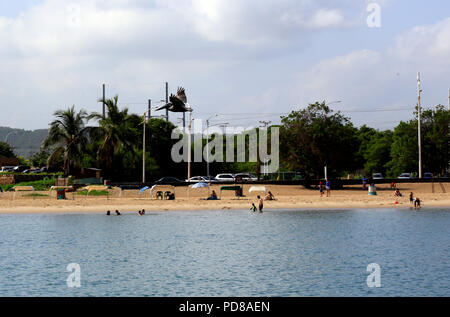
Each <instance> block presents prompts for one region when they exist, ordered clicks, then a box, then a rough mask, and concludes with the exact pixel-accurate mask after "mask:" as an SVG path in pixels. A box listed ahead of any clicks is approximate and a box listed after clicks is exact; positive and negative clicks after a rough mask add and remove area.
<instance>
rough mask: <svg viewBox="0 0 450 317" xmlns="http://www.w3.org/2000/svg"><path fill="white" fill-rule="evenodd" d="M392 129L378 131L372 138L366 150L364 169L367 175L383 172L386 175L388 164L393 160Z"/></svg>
mask: <svg viewBox="0 0 450 317" xmlns="http://www.w3.org/2000/svg"><path fill="white" fill-rule="evenodd" d="M391 144H392V131H389V130H387V131H383V132H379V131H377V133H376V134H375V135H374V136H373V137H372V139H371V140H370V142H369V144H368V146H367V148H366V150H365V152H364V161H365V163H364V170H365V171H366V173H367V175H372V174H373V173H382V174H383V175H386V171H387V168H386V165H387V164H388V163H389V162H390V160H391Z"/></svg>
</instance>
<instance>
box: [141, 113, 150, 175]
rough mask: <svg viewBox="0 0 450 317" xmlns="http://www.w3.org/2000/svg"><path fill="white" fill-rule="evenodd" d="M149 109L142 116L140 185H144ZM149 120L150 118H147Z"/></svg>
mask: <svg viewBox="0 0 450 317" xmlns="http://www.w3.org/2000/svg"><path fill="white" fill-rule="evenodd" d="M148 112H150V109H149V110H147V111H145V112H144V114H143V119H144V121H143V126H144V127H143V134H142V184H145V126H146V125H147V113H148ZM149 119H150V118H149Z"/></svg>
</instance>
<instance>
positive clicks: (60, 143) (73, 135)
mask: <svg viewBox="0 0 450 317" xmlns="http://www.w3.org/2000/svg"><path fill="white" fill-rule="evenodd" d="M54 116H55V117H56V119H55V120H54V121H53V122H52V123H51V124H50V130H49V134H48V137H47V138H46V139H45V140H44V142H43V144H42V147H43V150H49V151H51V154H50V156H49V158H48V163H49V164H50V163H51V162H52V161H55V160H57V159H58V158H60V157H61V156H62V157H63V162H64V167H63V168H64V172H65V174H66V175H69V174H70V172H71V171H72V169H73V168H75V167H77V166H78V165H79V162H80V161H81V158H82V151H81V148H82V147H83V146H84V145H85V144H86V142H87V138H86V132H87V128H86V126H85V122H86V118H87V114H86V112H85V111H84V110H80V111H79V112H76V111H75V106H72V107H71V108H68V109H67V110H58V111H56V112H55V113H54Z"/></svg>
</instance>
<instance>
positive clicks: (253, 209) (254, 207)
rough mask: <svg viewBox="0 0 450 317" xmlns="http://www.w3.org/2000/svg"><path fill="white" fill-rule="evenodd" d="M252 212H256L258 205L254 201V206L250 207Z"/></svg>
mask: <svg viewBox="0 0 450 317" xmlns="http://www.w3.org/2000/svg"><path fill="white" fill-rule="evenodd" d="M250 211H251V212H256V206H255V203H252V206H251V207H250Z"/></svg>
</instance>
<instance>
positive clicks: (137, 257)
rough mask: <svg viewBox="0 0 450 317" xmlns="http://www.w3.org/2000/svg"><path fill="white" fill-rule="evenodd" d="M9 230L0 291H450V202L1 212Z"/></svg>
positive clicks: (0, 255) (2, 233) (2, 239)
mask: <svg viewBox="0 0 450 317" xmlns="http://www.w3.org/2000/svg"><path fill="white" fill-rule="evenodd" d="M0 228H1V230H0V296H450V261H449V260H450V211H449V210H448V209H447V210H443V209H428V210H425V209H424V210H422V211H421V212H413V211H410V210H369V211H368V210H335V211H333V210H330V211H305V210H303V211H267V212H265V213H264V214H263V215H260V214H251V213H249V212H248V211H203V212H197V211H196V212H170V213H158V212H155V213H148V214H147V215H146V216H144V217H139V216H137V215H136V214H134V213H133V214H124V215H123V216H121V217H116V216H110V217H107V216H104V215H101V214H99V215H0ZM69 263H79V264H80V266H81V284H82V285H81V287H80V288H68V287H67V284H66V279H67V277H68V275H69V272H67V271H66V267H67V265H68V264H69ZM370 263H378V264H379V265H380V266H381V283H382V286H381V287H380V288H375V289H371V288H368V286H367V284H366V279H367V276H368V275H369V273H368V272H366V268H367V265H368V264H370Z"/></svg>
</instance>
